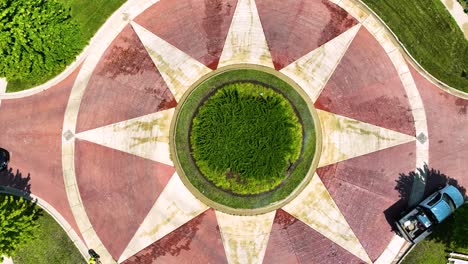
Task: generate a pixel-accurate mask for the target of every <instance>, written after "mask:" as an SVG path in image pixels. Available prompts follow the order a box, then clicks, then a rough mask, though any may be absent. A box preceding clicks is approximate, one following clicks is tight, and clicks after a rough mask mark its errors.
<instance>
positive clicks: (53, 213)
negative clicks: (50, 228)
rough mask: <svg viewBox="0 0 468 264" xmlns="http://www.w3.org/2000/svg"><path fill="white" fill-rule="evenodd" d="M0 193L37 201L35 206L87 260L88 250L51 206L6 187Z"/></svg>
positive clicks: (37, 198) (31, 195) (0, 188)
mask: <svg viewBox="0 0 468 264" xmlns="http://www.w3.org/2000/svg"><path fill="white" fill-rule="evenodd" d="M0 193H3V194H10V195H14V196H18V197H23V198H25V199H28V200H29V201H37V203H36V204H37V205H38V206H39V207H40V208H42V210H44V211H45V212H47V213H48V214H49V215H50V216H51V217H52V218H53V219H54V220H55V222H57V223H58V224H59V225H60V227H61V228H62V229H63V230H64V231H65V233H66V234H67V235H68V237H69V238H70V240H71V241H72V242H73V244H74V245H75V246H76V248H77V249H78V250H79V251H80V253H81V255H82V256H83V258H84V259H85V260H86V261H87V260H88V248H87V247H86V245H85V244H84V243H83V241H82V240H81V238H80V237H79V236H78V234H77V233H76V232H75V230H74V229H73V228H72V227H71V225H70V224H69V223H68V222H67V220H65V218H64V217H63V216H62V215H61V214H60V213H59V212H58V211H57V210H56V209H55V208H54V207H53V206H52V205H50V204H49V203H48V202H46V201H45V200H44V199H42V198H40V197H38V196H36V195H34V194H29V193H25V192H22V191H20V190H17V189H14V188H11V187H8V186H0Z"/></svg>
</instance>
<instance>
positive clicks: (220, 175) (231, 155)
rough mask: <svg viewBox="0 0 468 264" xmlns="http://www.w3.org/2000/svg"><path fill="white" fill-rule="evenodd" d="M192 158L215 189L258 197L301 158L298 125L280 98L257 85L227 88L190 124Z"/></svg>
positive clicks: (239, 85)
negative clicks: (258, 194) (257, 195)
mask: <svg viewBox="0 0 468 264" xmlns="http://www.w3.org/2000/svg"><path fill="white" fill-rule="evenodd" d="M190 137H191V145H192V148H193V157H194V159H195V161H196V164H197V166H198V168H199V169H200V171H201V172H202V173H203V174H204V175H205V176H206V177H207V178H208V179H209V180H210V181H212V182H213V183H214V184H215V185H216V186H218V187H220V188H222V189H227V190H230V191H232V192H234V193H236V194H257V193H261V192H266V191H269V190H271V189H273V188H274V187H276V186H278V185H279V184H280V183H281V182H282V180H283V179H284V178H285V177H286V176H287V174H288V169H289V168H291V167H292V164H293V163H294V162H296V160H297V159H298V158H299V155H300V153H301V146H302V126H301V124H300V123H299V119H298V117H297V116H296V113H295V112H294V109H293V108H292V106H291V104H290V103H289V102H288V100H286V99H285V98H284V97H283V96H282V95H281V94H279V93H277V92H275V91H274V90H272V89H270V88H265V87H263V86H261V85H258V84H254V83H249V82H240V83H233V84H228V85H226V86H224V87H222V88H220V89H219V90H218V91H217V92H216V93H215V94H214V95H213V96H211V97H209V98H208V99H207V100H206V101H205V103H204V104H203V105H202V106H201V107H200V108H199V110H198V114H197V116H196V117H195V118H194V119H193V125H192V132H191V136H190Z"/></svg>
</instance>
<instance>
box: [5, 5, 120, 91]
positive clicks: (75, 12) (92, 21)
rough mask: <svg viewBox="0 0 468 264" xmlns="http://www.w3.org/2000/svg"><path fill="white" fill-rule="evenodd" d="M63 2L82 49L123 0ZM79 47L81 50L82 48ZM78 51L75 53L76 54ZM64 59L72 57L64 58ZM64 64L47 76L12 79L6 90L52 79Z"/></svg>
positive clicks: (63, 67)
mask: <svg viewBox="0 0 468 264" xmlns="http://www.w3.org/2000/svg"><path fill="white" fill-rule="evenodd" d="M60 2H62V3H63V4H65V5H67V6H70V7H71V14H72V21H73V22H75V23H76V24H77V25H78V27H79V28H80V30H81V39H82V40H83V42H82V43H83V46H82V49H83V48H84V47H85V45H86V44H87V43H88V42H89V40H90V39H91V38H92V37H93V35H94V34H95V33H96V31H97V30H98V29H99V28H100V27H101V26H102V24H103V23H104V22H105V21H106V19H107V18H108V17H109V16H110V15H111V14H112V13H113V12H114V11H115V10H117V9H118V8H119V7H120V6H121V5H122V4H123V3H125V2H126V1H125V0H106V1H104V0H60ZM82 49H81V50H82ZM78 55H79V52H78V53H77V54H75V56H78ZM64 60H65V61H68V60H69V61H73V59H69V58H64ZM65 67H66V65H63V66H62V67H58V68H56V69H54V70H53V71H51V72H50V74H49V75H48V76H40V77H38V78H40V79H37V80H36V79H35V80H14V81H9V82H8V86H7V92H17V91H21V90H25V89H28V88H31V87H34V86H36V85H39V84H41V83H44V82H46V81H47V80H50V79H52V78H53V77H55V76H56V75H57V74H59V73H60V72H62V71H63V70H64V69H65Z"/></svg>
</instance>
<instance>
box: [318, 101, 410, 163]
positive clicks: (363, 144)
mask: <svg viewBox="0 0 468 264" xmlns="http://www.w3.org/2000/svg"><path fill="white" fill-rule="evenodd" d="M317 113H318V116H319V119H320V123H321V125H322V129H323V133H322V154H321V156H320V162H319V167H323V166H326V165H330V164H333V163H337V162H340V161H343V160H347V159H351V158H355V157H359V156H362V155H365V154H369V153H372V152H376V151H379V150H383V149H386V148H390V147H394V146H398V145H401V144H405V143H408V142H412V141H415V140H416V138H415V137H413V136H409V135H406V134H402V133H400V132H396V131H393V130H390V129H387V128H383V127H379V126H375V125H371V124H368V123H364V122H361V121H358V120H355V119H351V118H347V117H344V116H340V115H336V114H332V113H329V112H325V111H321V110H317Z"/></svg>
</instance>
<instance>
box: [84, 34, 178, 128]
mask: <svg viewBox="0 0 468 264" xmlns="http://www.w3.org/2000/svg"><path fill="white" fill-rule="evenodd" d="M175 106H176V101H175V99H174V97H173V95H172V93H171V92H170V90H169V89H168V88H167V86H166V83H165V82H164V80H163V78H162V77H161V75H160V74H159V72H158V71H157V69H156V66H154V64H153V61H152V60H151V58H150V56H149V55H148V53H147V52H146V50H145V47H144V46H143V44H142V43H141V41H140V39H139V38H138V36H137V35H136V33H135V32H134V31H133V29H132V27H131V26H130V25H128V26H127V27H126V28H125V29H124V30H123V31H122V32H121V33H120V34H119V35H118V36H117V38H116V39H115V40H114V41H113V42H112V44H111V45H110V46H109V47H108V48H107V50H106V52H105V53H104V54H103V57H102V58H101V60H100V61H99V63H98V65H97V66H96V69H95V70H94V72H93V75H92V76H91V79H90V81H89V83H88V86H87V88H86V90H85V94H84V96H83V99H82V101H81V106H80V111H79V115H78V121H77V128H76V130H77V132H82V131H86V130H89V129H93V128H97V127H101V126H105V125H109V124H113V123H116V122H120V121H124V120H128V119H131V118H135V117H139V116H143V115H146V114H150V113H154V112H157V111H161V110H165V109H168V108H172V107H175Z"/></svg>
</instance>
